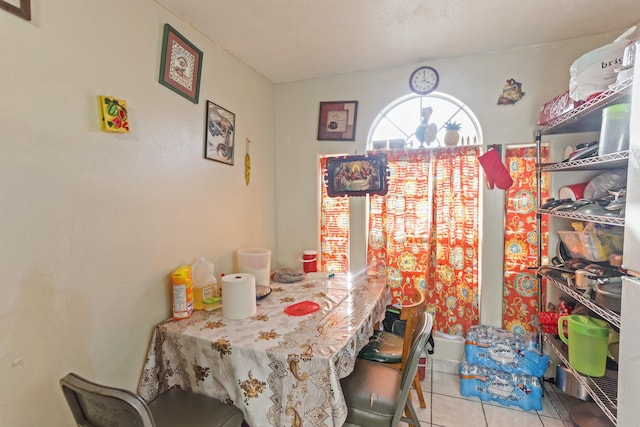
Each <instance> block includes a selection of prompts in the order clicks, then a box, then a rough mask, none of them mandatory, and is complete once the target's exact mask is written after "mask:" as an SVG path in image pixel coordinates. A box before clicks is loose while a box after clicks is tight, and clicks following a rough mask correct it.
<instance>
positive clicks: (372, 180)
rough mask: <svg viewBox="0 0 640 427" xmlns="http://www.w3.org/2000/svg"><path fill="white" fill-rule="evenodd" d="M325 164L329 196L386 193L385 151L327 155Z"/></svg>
mask: <svg viewBox="0 0 640 427" xmlns="http://www.w3.org/2000/svg"><path fill="white" fill-rule="evenodd" d="M326 165H327V176H326V179H327V195H328V196H329V197H340V196H364V195H367V194H377V195H380V196H383V195H385V194H387V191H388V189H389V188H388V171H387V155H386V154H385V153H378V154H372V155H369V156H358V155H354V156H342V157H329V158H327V163H326Z"/></svg>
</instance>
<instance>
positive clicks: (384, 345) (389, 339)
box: [358, 289, 427, 415]
mask: <svg viewBox="0 0 640 427" xmlns="http://www.w3.org/2000/svg"><path fill="white" fill-rule="evenodd" d="M425 305H426V297H425V294H424V291H422V290H421V289H416V293H415V294H414V298H413V301H412V303H411V304H408V305H404V306H402V308H401V310H400V319H401V320H404V321H405V322H406V326H405V329H404V335H398V334H397V333H394V332H396V331H374V334H373V336H372V337H371V339H370V340H369V343H368V344H366V345H365V346H364V348H363V349H362V350H361V351H360V353H359V354H358V357H360V358H363V359H366V360H371V361H374V362H380V363H386V364H388V365H389V366H392V367H394V368H396V369H400V370H402V369H404V366H405V364H406V363H407V358H408V354H409V351H410V349H411V342H412V337H413V332H414V330H415V328H416V324H417V323H416V322H417V319H418V316H420V314H421V313H424V311H425ZM413 388H414V389H415V390H416V393H417V395H418V401H419V402H420V407H421V408H426V407H427V404H426V402H425V400H424V394H423V393H422V384H421V383H420V377H419V375H418V374H417V373H416V375H415V377H414V379H413ZM407 415H408V414H407Z"/></svg>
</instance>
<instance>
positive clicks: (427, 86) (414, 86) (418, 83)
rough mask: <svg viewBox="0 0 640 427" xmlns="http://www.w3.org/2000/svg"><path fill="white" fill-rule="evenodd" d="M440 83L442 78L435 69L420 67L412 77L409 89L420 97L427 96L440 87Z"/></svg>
mask: <svg viewBox="0 0 640 427" xmlns="http://www.w3.org/2000/svg"><path fill="white" fill-rule="evenodd" d="M439 82H440V76H439V75H438V72H437V71H436V69H435V68H433V67H428V66H424V67H420V68H417V69H416V70H415V71H414V72H413V73H411V77H409V87H410V88H411V90H412V91H413V92H415V93H417V94H418V95H426V94H428V93H431V92H433V91H434V90H436V88H437V87H438V83H439Z"/></svg>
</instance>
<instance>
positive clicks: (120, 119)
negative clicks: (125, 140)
mask: <svg viewBox="0 0 640 427" xmlns="http://www.w3.org/2000/svg"><path fill="white" fill-rule="evenodd" d="M98 114H99V116H100V130H103V131H105V132H119V133H129V113H128V111H127V101H125V100H124V99H118V98H114V97H113V96H102V95H101V96H98Z"/></svg>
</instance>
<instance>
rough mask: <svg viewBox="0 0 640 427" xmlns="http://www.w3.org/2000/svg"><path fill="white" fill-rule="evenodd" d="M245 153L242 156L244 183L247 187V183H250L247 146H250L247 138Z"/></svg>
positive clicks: (249, 158) (249, 161) (249, 160)
mask: <svg viewBox="0 0 640 427" xmlns="http://www.w3.org/2000/svg"><path fill="white" fill-rule="evenodd" d="M246 143H247V151H246V153H245V155H244V183H245V184H246V185H249V181H251V156H250V155H249V145H250V144H251V140H250V139H249V138H247V141H246Z"/></svg>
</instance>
